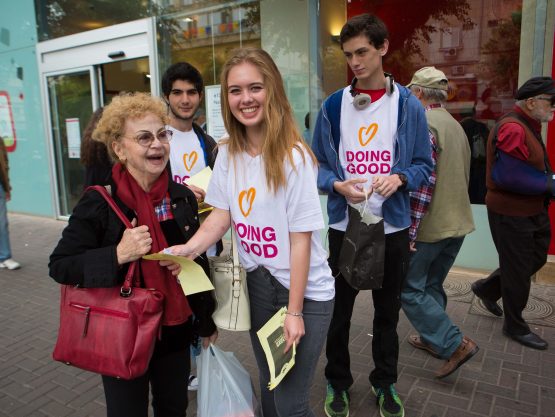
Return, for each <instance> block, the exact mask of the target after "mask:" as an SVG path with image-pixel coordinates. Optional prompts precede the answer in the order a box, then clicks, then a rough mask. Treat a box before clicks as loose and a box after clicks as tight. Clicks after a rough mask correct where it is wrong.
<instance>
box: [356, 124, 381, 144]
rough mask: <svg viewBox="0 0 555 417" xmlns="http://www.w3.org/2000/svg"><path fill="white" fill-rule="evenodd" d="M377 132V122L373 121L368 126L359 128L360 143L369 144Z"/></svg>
mask: <svg viewBox="0 0 555 417" xmlns="http://www.w3.org/2000/svg"><path fill="white" fill-rule="evenodd" d="M376 133H378V124H377V123H372V124H371V125H370V126H368V127H365V126H362V127H361V128H360V129H358V141H359V142H360V145H361V146H366V145H368V144H369V143H370V141H371V140H372V139H373V138H374V136H376Z"/></svg>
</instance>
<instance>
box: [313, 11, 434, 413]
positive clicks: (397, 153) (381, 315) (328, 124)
mask: <svg viewBox="0 0 555 417" xmlns="http://www.w3.org/2000/svg"><path fill="white" fill-rule="evenodd" d="M387 37H388V32H387V28H386V27H385V25H384V23H383V22H382V21H381V20H380V19H378V18H377V17H376V16H371V15H368V14H364V15H360V16H356V17H353V18H352V19H350V20H349V21H348V22H347V23H346V24H345V26H344V27H343V29H342V30H341V34H340V42H341V48H342V49H343V53H344V55H345V58H346V59H347V63H348V65H349V67H350V68H351V70H352V71H353V73H354V75H355V77H356V78H355V79H354V80H353V83H352V84H351V86H347V87H346V88H344V89H341V90H339V91H336V92H335V93H333V94H332V95H331V96H330V97H328V98H327V99H326V100H325V101H324V104H323V105H322V109H321V110H320V113H319V114H318V120H317V122H316V126H315V129H314V137H313V144H312V149H313V151H314V153H315V154H316V157H317V158H318V161H319V172H318V187H319V188H320V189H321V190H322V191H324V192H326V193H327V194H328V205H327V210H328V216H329V225H330V229H329V251H330V255H329V259H328V261H329V264H330V267H331V269H332V272H333V273H334V276H335V277H336V279H335V291H336V298H335V308H334V312H333V318H332V321H331V325H330V328H329V331H328V341H327V346H326V356H327V359H328V363H327V366H326V370H325V373H326V378H327V379H328V390H327V395H326V400H325V408H324V410H325V413H326V415H327V416H328V417H347V416H348V415H349V393H348V389H349V387H350V386H351V385H352V383H353V377H352V374H351V371H350V358H349V329H350V321H351V316H352V313H353V306H354V302H355V299H356V296H357V294H358V291H357V290H355V289H353V288H352V287H351V286H350V285H349V284H348V283H347V282H346V281H345V279H344V278H343V276H342V275H341V273H340V272H339V268H338V258H339V253H340V251H341V246H342V242H343V237H344V235H345V230H346V228H347V223H348V222H349V216H348V211H347V210H348V205H351V206H354V207H356V208H360V207H361V206H360V204H359V203H363V202H364V201H365V199H366V195H367V193H370V194H371V195H370V197H368V203H367V211H370V212H372V214H374V215H377V216H380V217H383V219H384V229H385V256H384V278H383V284H382V287H381V288H380V289H376V290H373V292H372V297H373V301H374V323H373V340H372V355H373V358H374V364H375V369H374V370H373V371H372V372H371V373H370V377H369V379H370V384H371V385H372V391H373V392H374V394H375V395H376V397H377V403H378V406H379V408H380V414H381V416H383V417H391V416H404V408H403V404H402V402H401V400H400V398H399V396H398V395H397V392H396V390H395V387H394V384H395V382H396V381H397V361H398V356H399V341H398V336H397V322H398V321H399V309H400V308H401V303H400V298H399V297H400V292H401V286H402V284H403V281H404V279H405V275H406V271H407V267H408V260H409V235H408V228H409V226H410V224H411V219H410V203H409V191H411V190H416V189H417V188H418V187H419V186H420V185H422V184H425V183H427V181H428V178H429V176H430V173H431V170H432V160H431V149H430V141H429V137H428V126H427V123H426V117H425V115H424V109H423V108H422V106H421V105H420V103H419V102H418V100H417V99H416V97H414V96H412V95H411V93H410V91H409V90H407V89H406V88H405V87H403V86H401V85H399V84H396V83H394V82H393V80H392V78H391V76H389V75H388V74H384V71H383V67H382V58H383V56H384V55H385V54H386V53H387V50H388V46H389V42H388V39H387ZM369 262H370V260H369Z"/></svg>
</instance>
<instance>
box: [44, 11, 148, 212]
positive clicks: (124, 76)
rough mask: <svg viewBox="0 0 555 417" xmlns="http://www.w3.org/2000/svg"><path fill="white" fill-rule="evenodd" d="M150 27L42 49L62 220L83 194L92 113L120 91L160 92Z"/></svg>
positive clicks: (138, 25) (139, 25)
mask: <svg viewBox="0 0 555 417" xmlns="http://www.w3.org/2000/svg"><path fill="white" fill-rule="evenodd" d="M152 27H153V25H152V22H151V20H149V19H146V20H142V21H136V22H129V23H124V24H121V25H116V26H112V27H108V28H103V29H98V30H93V31H89V32H85V33H82V34H78V35H72V36H68V37H66V38H60V39H56V40H53V41H47V42H43V43H41V44H39V46H38V51H39V53H40V55H41V75H42V77H43V80H44V83H43V87H44V90H43V91H44V97H45V101H46V103H45V104H46V105H45V108H46V109H47V111H46V112H47V114H46V119H47V122H48V123H47V126H48V132H47V134H48V136H49V139H50V144H51V151H52V155H51V156H52V175H53V177H54V179H55V181H54V190H53V192H54V198H55V203H56V208H57V214H58V216H59V217H62V218H64V217H67V216H69V215H70V214H71V212H72V210H73V208H74V207H75V205H76V203H77V201H78V200H79V198H80V197H81V195H82V193H83V184H84V176H85V168H84V167H83V165H82V164H81V162H80V158H81V142H82V138H83V133H84V130H85V128H86V126H87V124H88V122H89V120H90V118H91V115H92V114H93V112H94V111H95V110H96V109H97V108H99V107H103V106H105V105H107V104H109V103H110V101H111V100H112V98H113V97H114V96H117V95H118V94H120V93H122V92H136V91H141V92H152V93H153V94H156V92H157V91H156V84H157V79H156V77H155V74H151V69H152V68H155V67H156V65H155V59H154V58H155V54H154V52H153V49H154V48H153V44H154V42H153V39H154V35H153V29H152ZM145 54H146V55H145ZM76 63H78V64H80V65H79V66H76ZM153 78H154V79H153Z"/></svg>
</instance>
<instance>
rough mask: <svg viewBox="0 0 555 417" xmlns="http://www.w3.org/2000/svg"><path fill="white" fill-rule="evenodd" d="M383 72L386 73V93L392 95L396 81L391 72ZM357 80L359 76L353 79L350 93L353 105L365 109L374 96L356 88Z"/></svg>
mask: <svg viewBox="0 0 555 417" xmlns="http://www.w3.org/2000/svg"><path fill="white" fill-rule="evenodd" d="M383 74H384V75H385V93H386V94H387V95H388V96H390V95H391V94H393V89H394V86H395V81H394V80H393V75H391V74H390V73H388V72H384V73H383ZM357 81H358V80H357V77H354V78H353V81H351V89H350V90H349V93H351V96H353V106H355V109H357V110H364V109H366V108H368V106H369V105H370V104H371V103H372V98H371V97H370V95H368V94H365V93H360V92H358V91H356V90H355V85H356V83H357Z"/></svg>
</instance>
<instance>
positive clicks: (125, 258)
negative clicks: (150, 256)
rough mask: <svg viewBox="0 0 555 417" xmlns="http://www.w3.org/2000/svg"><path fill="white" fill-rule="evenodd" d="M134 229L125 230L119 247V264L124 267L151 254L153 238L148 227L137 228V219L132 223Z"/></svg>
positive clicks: (117, 248)
mask: <svg viewBox="0 0 555 417" xmlns="http://www.w3.org/2000/svg"><path fill="white" fill-rule="evenodd" d="M131 225H132V226H133V228H132V229H125V232H123V236H122V237H121V240H120V242H119V243H118V246H117V247H116V253H117V258H118V264H119V265H123V264H126V263H128V262H133V261H136V260H137V259H139V258H140V257H142V256H143V255H146V254H147V253H148V252H150V249H151V247H152V238H151V237H150V232H149V231H148V226H145V225H143V226H138V227H135V226H137V219H133V220H132V221H131Z"/></svg>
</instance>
